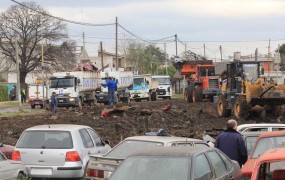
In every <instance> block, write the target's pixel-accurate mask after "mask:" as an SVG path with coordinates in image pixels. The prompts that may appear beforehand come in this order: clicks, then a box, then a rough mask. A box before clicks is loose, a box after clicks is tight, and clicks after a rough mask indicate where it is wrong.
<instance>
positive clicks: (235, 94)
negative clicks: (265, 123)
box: [217, 60, 285, 120]
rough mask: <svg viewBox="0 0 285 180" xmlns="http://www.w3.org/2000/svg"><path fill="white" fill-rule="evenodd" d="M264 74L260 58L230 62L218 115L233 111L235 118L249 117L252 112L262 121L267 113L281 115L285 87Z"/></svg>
mask: <svg viewBox="0 0 285 180" xmlns="http://www.w3.org/2000/svg"><path fill="white" fill-rule="evenodd" d="M263 74H264V72H263V70H262V69H261V66H260V63H259V62H257V61H240V60H235V61H233V62H230V63H229V64H227V70H226V73H225V75H224V76H223V77H222V79H221V82H222V85H221V90H222V93H221V94H220V95H219V96H218V98H217V110H218V115H219V116H220V117H229V116H230V115H232V114H233V115H234V116H235V117H236V118H244V119H248V118H249V117H250V116H249V115H250V114H251V112H253V113H258V115H259V116H260V117H261V118H260V119H262V120H265V117H266V113H268V112H271V113H272V114H273V115H275V116H280V115H281V113H282V105H283V104H285V97H284V94H285V86H284V85H278V84H275V83H274V81H273V80H271V81H269V80H268V79H266V78H265V77H261V76H262V75H263Z"/></svg>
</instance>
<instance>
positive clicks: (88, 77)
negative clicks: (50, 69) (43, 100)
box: [49, 70, 101, 109]
mask: <svg viewBox="0 0 285 180" xmlns="http://www.w3.org/2000/svg"><path fill="white" fill-rule="evenodd" d="M100 83H101V79H100V73H99V72H98V71H89V70H88V71H84V70H80V71H70V72H55V73H53V75H52V76H51V77H50V84H49V94H52V93H53V92H56V94H57V95H56V98H57V101H58V107H79V109H81V108H82V105H83V104H88V105H91V106H92V105H94V103H96V98H95V92H96V90H98V88H99V87H100ZM49 98H50V97H49Z"/></svg>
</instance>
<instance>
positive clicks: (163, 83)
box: [153, 78, 170, 85]
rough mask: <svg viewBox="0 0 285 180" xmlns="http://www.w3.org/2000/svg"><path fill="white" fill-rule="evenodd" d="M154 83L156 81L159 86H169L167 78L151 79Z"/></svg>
mask: <svg viewBox="0 0 285 180" xmlns="http://www.w3.org/2000/svg"><path fill="white" fill-rule="evenodd" d="M153 80H154V81H157V82H158V84H159V85H165V84H166V85H168V84H170V79H169V78H153Z"/></svg>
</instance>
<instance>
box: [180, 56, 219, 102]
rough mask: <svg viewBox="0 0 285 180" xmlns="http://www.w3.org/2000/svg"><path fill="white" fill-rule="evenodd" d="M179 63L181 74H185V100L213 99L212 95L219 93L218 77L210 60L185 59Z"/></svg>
mask: <svg viewBox="0 0 285 180" xmlns="http://www.w3.org/2000/svg"><path fill="white" fill-rule="evenodd" d="M181 65H182V66H181V75H185V80H186V82H187V84H186V86H187V87H185V89H184V99H185V101H186V102H201V101H206V100H207V101H213V97H214V96H215V95H217V94H219V93H220V83H219V81H220V80H219V79H220V77H219V76H217V75H216V74H215V65H214V64H213V62H212V60H196V61H185V62H183V63H182V64H181Z"/></svg>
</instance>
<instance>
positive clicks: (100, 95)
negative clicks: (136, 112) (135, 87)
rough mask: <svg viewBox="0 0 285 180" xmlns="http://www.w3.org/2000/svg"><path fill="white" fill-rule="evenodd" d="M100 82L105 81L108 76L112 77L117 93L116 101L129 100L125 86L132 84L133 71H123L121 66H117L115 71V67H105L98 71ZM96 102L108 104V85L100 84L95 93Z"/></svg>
mask: <svg viewBox="0 0 285 180" xmlns="http://www.w3.org/2000/svg"><path fill="white" fill-rule="evenodd" d="M100 78H101V83H107V81H108V79H109V78H112V79H114V80H115V81H116V82H117V94H116V97H115V98H116V102H119V101H120V102H126V103H129V102H130V98H131V95H130V92H126V88H127V87H130V86H131V85H132V84H133V73H132V72H131V71H124V69H123V68H119V69H118V71H116V69H115V68H110V67H109V68H105V69H104V70H103V71H101V72H100ZM95 97H96V100H97V103H104V104H105V105H107V104H108V87H104V86H101V87H100V88H99V89H98V90H97V91H96V94H95Z"/></svg>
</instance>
